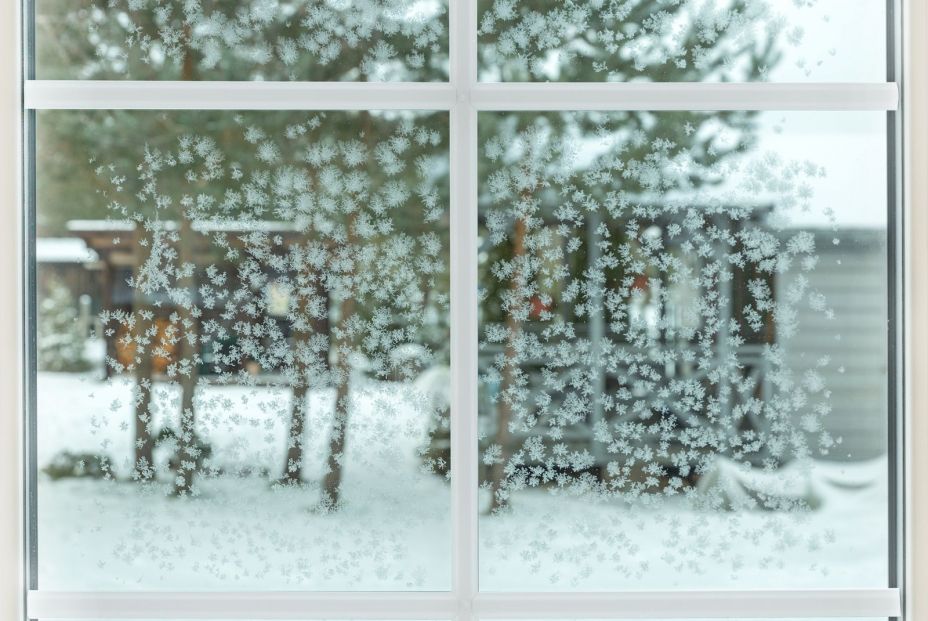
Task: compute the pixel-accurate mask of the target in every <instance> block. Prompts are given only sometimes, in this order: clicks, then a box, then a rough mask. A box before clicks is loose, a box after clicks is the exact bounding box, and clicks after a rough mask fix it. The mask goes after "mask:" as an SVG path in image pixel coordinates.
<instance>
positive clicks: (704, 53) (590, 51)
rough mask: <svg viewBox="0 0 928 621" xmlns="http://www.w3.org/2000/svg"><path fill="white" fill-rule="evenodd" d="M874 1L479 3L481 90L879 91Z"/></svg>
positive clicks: (882, 43)
mask: <svg viewBox="0 0 928 621" xmlns="http://www.w3.org/2000/svg"><path fill="white" fill-rule="evenodd" d="M886 5H887V3H886V2H885V1H884V0H856V1H855V2H850V3H849V2H847V1H846V0H797V1H795V2H784V1H781V0H670V1H654V0H568V1H565V2H549V1H547V0H479V1H478V7H479V9H478V11H479V12H478V21H479V47H480V52H479V62H480V79H481V80H483V81H488V82H500V81H503V82H523V81H529V82H536V81H537V82H545V81H564V82H603V81H609V82H628V81H654V82H673V81H679V82H690V81H696V82H700V81H705V82H748V81H751V82H753V81H773V82H807V81H814V82H868V81H871V82H882V81H884V80H885V77H886V36H885V33H886V27H885V24H886V19H887V15H886Z"/></svg>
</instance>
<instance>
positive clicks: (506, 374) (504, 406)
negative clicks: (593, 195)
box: [490, 217, 526, 513]
mask: <svg viewBox="0 0 928 621" xmlns="http://www.w3.org/2000/svg"><path fill="white" fill-rule="evenodd" d="M525 233H526V227H525V219H524V218H521V217H520V218H517V219H516V221H515V231H514V232H513V240H512V260H513V262H514V263H517V262H518V261H519V260H521V258H522V257H523V256H524V255H525ZM520 281H521V270H520V269H519V266H518V265H516V269H515V273H514V274H513V277H512V291H513V293H516V292H517V290H518V288H519V286H520V285H521V282H520ZM506 329H507V333H508V334H509V340H508V342H507V343H506V362H505V364H506V366H505V367H504V368H503V373H502V380H501V382H500V393H501V394H502V397H501V398H500V400H499V407H497V408H496V411H497V415H498V418H497V430H496V444H498V445H499V446H500V447H501V448H502V451H501V452H500V456H499V459H498V460H497V461H495V462H494V463H493V464H492V465H491V467H490V484H491V489H492V492H493V493H492V497H491V499H490V512H491V513H492V512H496V511H499V510H500V509H503V508H505V507H506V506H507V504H508V499H507V498H506V492H505V483H506V473H505V470H506V461H507V459H508V455H509V444H510V443H511V442H512V434H511V433H510V431H509V423H510V422H511V421H512V405H511V404H510V403H509V402H507V401H506V397H505V394H506V391H507V390H508V389H509V388H510V387H511V386H513V385H514V384H515V373H514V365H515V360H516V356H517V354H516V349H515V344H516V339H517V338H518V337H519V334H520V333H521V331H522V325H521V323H520V322H519V321H518V320H517V319H516V318H515V316H514V314H513V313H512V312H509V313H508V314H507V315H506Z"/></svg>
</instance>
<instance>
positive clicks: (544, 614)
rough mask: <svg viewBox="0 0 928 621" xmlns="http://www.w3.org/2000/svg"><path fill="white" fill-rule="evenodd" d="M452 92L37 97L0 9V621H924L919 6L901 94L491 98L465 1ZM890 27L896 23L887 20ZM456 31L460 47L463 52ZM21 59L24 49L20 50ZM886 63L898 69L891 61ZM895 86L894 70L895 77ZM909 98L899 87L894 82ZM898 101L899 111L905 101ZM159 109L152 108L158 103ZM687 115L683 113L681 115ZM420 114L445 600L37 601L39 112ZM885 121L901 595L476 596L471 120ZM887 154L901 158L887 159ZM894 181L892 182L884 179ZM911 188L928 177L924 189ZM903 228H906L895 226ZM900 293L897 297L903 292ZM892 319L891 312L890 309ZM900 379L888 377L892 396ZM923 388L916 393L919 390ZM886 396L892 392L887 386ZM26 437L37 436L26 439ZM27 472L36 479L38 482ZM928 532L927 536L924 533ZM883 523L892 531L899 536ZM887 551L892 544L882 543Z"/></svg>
mask: <svg viewBox="0 0 928 621" xmlns="http://www.w3.org/2000/svg"><path fill="white" fill-rule="evenodd" d="M450 3H451V10H450V11H449V44H450V48H449V56H450V82H446V83H382V84H372V83H357V84H355V83H349V84H346V83H312V82H302V83H281V82H276V83H275V82H267V83H255V82H202V83H191V82H187V83H183V82H130V81H124V82H103V81H100V82H97V81H76V80H75V81H35V80H32V79H27V78H26V75H24V68H25V67H27V66H28V64H29V62H28V61H29V59H28V58H25V57H24V55H23V54H22V50H23V49H27V48H28V45H29V41H28V36H27V33H26V31H25V30H24V29H20V24H25V23H26V21H28V15H29V12H28V9H29V8H30V7H29V5H30V4H31V3H30V2H29V1H28V0H16V1H15V2H10V3H8V4H7V7H8V10H6V11H5V12H4V13H3V14H2V18H6V19H2V18H0V23H2V24H3V26H2V34H0V36H3V35H6V36H3V39H4V40H5V41H7V45H5V46H2V47H0V71H2V75H3V78H4V81H5V83H6V84H10V85H15V88H11V89H9V90H10V91H11V92H10V93H9V94H8V96H7V97H5V98H3V99H2V100H0V109H2V112H0V117H2V118H3V119H4V122H3V123H2V124H0V136H2V138H0V140H2V143H3V144H4V145H5V148H4V150H3V152H2V157H0V163H2V164H4V165H3V166H0V187H2V188H4V189H3V190H2V192H3V204H4V205H6V208H7V210H8V211H7V212H8V213H9V214H11V215H13V216H14V218H13V220H15V223H16V225H15V226H6V227H2V228H0V230H2V233H0V235H2V238H0V244H2V245H3V247H4V248H6V249H7V252H8V253H11V252H12V253H15V254H12V255H11V254H7V260H6V261H4V262H3V263H2V264H0V299H2V300H3V302H2V304H4V306H5V310H6V312H5V313H2V317H3V319H2V320H0V343H3V344H4V345H5V347H4V348H3V351H7V352H10V351H13V352H17V354H18V355H17V356H16V359H17V362H18V364H16V365H15V366H16V368H15V369H14V370H13V371H12V372H11V371H9V370H7V371H6V372H4V373H0V413H2V416H0V455H2V456H3V457H2V458H0V459H2V460H3V461H2V462H0V506H4V507H8V508H10V509H11V510H10V509H8V510H5V511H3V512H2V513H0V613H2V616H4V617H5V618H10V619H19V618H26V615H28V618H39V619H43V618H45V619H52V618H71V619H76V618H96V619H105V618H152V617H159V618H161V619H170V618H174V619H179V618H217V619H232V618H252V619H255V618H260V619H271V618H275V619H287V618H290V619H306V620H308V619H365V618H367V619H370V618H377V619H451V618H454V619H461V620H462V621H463V620H469V619H477V618H484V619H524V618H547V619H564V618H602V619H618V618H696V617H715V618H726V617H755V618H756V617H767V618H770V617H780V618H787V617H815V616H847V617H866V616H885V617H897V616H903V615H905V616H906V617H907V618H910V619H916V618H920V617H921V616H922V615H924V616H926V618H928V533H921V532H920V531H918V530H916V528H915V525H916V524H918V523H919V522H920V521H926V520H928V452H925V451H917V450H913V448H915V447H922V446H924V444H923V443H925V442H926V440H928V419H926V416H924V414H925V413H926V412H928V383H926V382H925V381H923V380H924V378H925V377H928V323H926V322H924V321H920V320H919V318H921V317H928V243H926V242H928V172H926V171H928V118H926V117H928V36H926V33H928V4H926V3H924V2H921V1H920V0H900V2H897V3H896V4H897V5H900V6H899V8H900V10H899V11H898V12H897V15H896V16H895V21H896V24H890V27H891V28H895V27H897V26H899V28H898V30H896V32H898V33H900V35H901V36H900V37H899V39H901V40H897V41H896V44H897V45H896V47H897V50H898V52H897V54H895V55H893V54H890V55H889V56H890V58H889V62H890V65H891V67H892V68H898V67H900V66H901V73H900V74H899V75H896V76H895V77H896V78H901V80H899V82H891V81H890V82H887V83H880V84H832V85H826V84H782V83H780V84H771V83H751V84H700V83H687V84H680V83H667V84H660V83H646V84H644V83H610V84H586V83H584V84H569V83H562V84H557V83H546V84H505V83H504V84H490V83H479V82H478V81H477V63H476V59H477V35H476V30H477V29H476V24H477V9H476V1H475V0H450ZM891 21H892V20H891ZM460 33H466V34H465V35H464V36H462V35H461V34H460ZM24 44H25V45H24ZM894 56H895V57H894ZM890 76H891V77H892V76H893V72H892V71H891V72H890ZM900 83H901V85H902V86H901V88H900V86H899V84H900ZM900 94H901V95H902V97H901V98H900ZM152 102H157V105H154V104H153V103H152ZM684 104H685V105H684ZM90 108H123V109H153V108H155V109H280V110H314V109H315V110H318V109H327V110H339V109H341V110H349V109H351V110H357V109H371V108H376V109H385V108H387V109H389V108H394V109H399V108H403V109H430V110H444V111H448V112H450V119H451V126H450V155H451V171H452V173H451V206H450V212H451V225H450V226H451V230H452V236H451V290H452V305H451V322H452V325H454V326H455V329H454V330H453V331H452V336H451V350H452V363H451V364H452V378H453V379H452V410H453V412H454V414H453V415H452V434H451V437H452V452H453V453H454V454H456V455H458V456H459V457H458V460H457V461H458V463H463V464H464V466H462V467H460V468H457V469H456V473H455V474H456V476H454V477H453V478H452V520H453V554H452V563H453V567H452V589H451V591H447V592H414V593H400V592H385V593H339V592H287V593H274V592H267V593H264V592H262V593H248V592H232V593H229V592H215V593H213V592H210V593H206V592H203V593H170V592H151V591H147V592H120V593H92V592H81V593H66V592H49V591H29V590H27V587H28V586H29V583H30V582H31V579H30V577H29V573H30V572H29V571H28V570H27V568H26V567H24V563H23V559H24V558H26V557H27V556H28V555H27V554H26V551H27V550H28V547H29V540H30V537H29V533H28V527H27V524H28V521H27V513H28V502H26V499H27V494H26V491H27V490H26V487H27V486H26V485H25V483H26V481H27V480H28V479H29V478H30V473H29V467H28V463H29V462H28V457H29V446H28V439H29V437H30V436H32V434H31V433H29V430H28V425H27V424H26V421H25V419H24V416H23V415H22V413H23V412H24V411H25V408H26V406H27V405H28V401H29V400H30V399H29V395H28V394H27V392H26V391H25V389H24V386H25V383H24V382H25V380H26V379H28V373H29V372H28V369H27V368H26V365H25V357H24V355H23V354H24V352H25V347H26V345H27V343H28V338H29V337H28V335H29V331H28V326H27V325H26V324H24V322H23V321H22V317H23V311H24V309H25V308H26V306H25V305H26V300H27V293H28V291H29V290H30V289H31V285H30V283H29V282H28V278H29V276H28V269H26V268H27V267H28V265H27V263H28V261H25V260H24V259H25V252H24V251H25V250H26V245H25V243H24V240H25V239H27V236H28V233H29V230H28V229H29V222H28V218H27V217H26V213H27V212H28V210H26V209H24V206H25V205H27V204H28V203H27V201H31V198H32V197H31V196H30V192H31V185H32V184H31V183H30V182H29V179H28V176H29V171H30V166H29V165H28V162H29V158H30V157H31V153H32V145H31V144H30V142H31V133H30V132H31V128H32V127H33V126H34V110H36V109H90ZM542 109H543V110H640V109H648V110H680V109H686V110H733V109H740V110H784V111H785V110H895V111H896V114H895V115H892V116H893V117H894V118H895V120H896V122H895V124H894V125H895V126H893V124H891V125H890V128H891V131H890V135H889V138H890V141H889V145H890V147H891V148H890V151H891V154H890V156H891V157H896V154H894V153H892V151H895V152H896V153H897V154H898V155H899V157H898V158H896V160H895V162H896V165H895V166H894V168H895V170H896V183H894V180H893V178H892V176H891V177H890V185H891V186H892V187H891V192H894V191H898V192H900V193H899V194H898V197H899V198H900V199H901V201H900V202H901V204H902V209H901V210H899V211H901V218H900V219H899V222H897V224H896V227H895V230H891V231H890V235H893V234H897V237H898V239H897V240H896V243H897V245H898V246H899V252H898V254H899V255H900V259H901V265H899V268H900V269H898V270H896V274H895V277H896V282H897V283H898V284H899V285H900V287H898V288H899V289H900V290H899V292H898V293H899V294H900V295H899V296H897V298H896V299H897V300H899V301H901V304H897V305H896V304H894V303H893V302H891V305H890V309H891V310H893V311H894V316H895V319H896V321H895V322H894V323H895V325H896V328H897V332H898V333H897V337H896V339H895V343H891V348H890V349H891V351H892V350H893V349H894V348H893V345H895V344H901V348H898V349H900V351H898V352H897V360H898V361H899V365H898V366H899V368H898V369H897V370H898V371H899V372H898V373H897V378H895V379H896V380H897V381H898V382H901V384H902V385H901V388H900V390H899V391H897V394H899V395H900V397H901V399H902V403H897V404H896V408H895V409H896V412H895V417H894V418H895V420H897V421H898V422H899V424H898V425H897V427H898V430H897V433H895V434H892V433H891V436H892V435H894V437H895V440H894V441H896V442H897V446H896V453H897V455H898V456H899V458H900V459H899V467H900V469H901V470H900V472H899V476H897V477H896V479H897V482H898V485H897V488H898V489H897V490H896V494H895V495H896V501H897V504H898V506H899V507H900V508H901V509H902V511H900V512H899V514H898V519H897V520H896V525H895V526H897V530H898V533H897V537H896V539H897V540H898V541H899V542H900V546H899V550H898V553H897V557H898V559H897V560H898V566H899V569H898V570H897V572H896V576H897V585H896V586H895V587H893V588H886V589H832V590H737V591H735V590H732V591H651V592H617V593H544V594H541V593H488V592H480V591H479V588H478V584H477V543H478V540H477V510H476V509H477V505H476V497H477V487H478V481H477V460H478V456H477V432H476V431H477V430H476V426H477V373H476V369H477V342H478V327H477V293H476V286H475V285H476V283H477V260H476V258H477V257H476V254H477V250H476V249H477V245H476V239H477V201H476V188H477V171H476V165H477V133H476V130H477V113H478V111H482V110H542ZM894 144H895V149H893V148H892V146H893V145H894ZM891 170H892V168H891ZM919 173H921V174H919ZM903 225H904V226H903ZM903 284H904V292H903V290H902V287H901V285H903ZM894 306H896V308H894ZM892 379H893V378H891V380H892ZM920 380H922V381H920ZM891 390H892V387H891ZM33 437H34V436H33ZM33 474H34V473H33ZM926 523H928V522H926ZM892 527H893V525H891V528H892ZM891 545H892V542H891Z"/></svg>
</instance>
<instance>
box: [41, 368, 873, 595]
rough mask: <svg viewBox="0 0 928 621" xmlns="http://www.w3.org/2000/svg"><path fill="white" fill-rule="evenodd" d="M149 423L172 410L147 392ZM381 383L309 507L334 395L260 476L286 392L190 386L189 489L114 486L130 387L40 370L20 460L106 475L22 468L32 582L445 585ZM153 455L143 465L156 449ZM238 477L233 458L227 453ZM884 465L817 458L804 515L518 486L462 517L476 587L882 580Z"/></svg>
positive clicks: (403, 423) (438, 546)
mask: <svg viewBox="0 0 928 621" xmlns="http://www.w3.org/2000/svg"><path fill="white" fill-rule="evenodd" d="M157 392H158V395H157V399H156V403H157V405H158V411H157V413H156V417H155V419H156V420H155V422H156V425H155V426H156V427H160V426H161V424H162V423H163V422H164V420H166V419H167V418H171V417H176V414H174V412H175V411H176V410H178V409H179V394H178V393H177V391H176V390H175V391H171V390H168V389H163V388H158V389H157ZM398 392H403V391H401V390H398V389H397V385H395V384H394V385H389V384H379V385H378V384H371V385H368V386H367V387H366V388H364V389H360V390H357V391H356V392H355V393H354V395H353V399H354V407H353V408H352V416H351V418H350V420H349V430H348V433H347V449H346V457H345V460H344V483H343V496H344V508H343V509H341V510H340V511H338V512H334V513H325V512H321V511H319V510H318V509H316V506H317V502H318V499H319V491H318V486H317V484H316V483H315V482H316V481H319V480H320V479H321V476H322V472H323V457H322V455H323V454H324V450H323V448H324V446H325V443H326V442H327V439H328V435H329V426H330V425H331V420H330V419H331V411H332V409H333V408H332V405H333V403H332V401H333V399H334V395H333V394H332V393H325V392H320V393H313V394H312V395H311V396H310V399H311V401H310V403H311V408H310V410H311V412H312V414H311V416H312V420H311V421H310V422H309V424H307V428H308V429H307V435H306V442H307V454H308V455H311V456H317V458H311V459H310V463H308V464H307V467H306V472H305V479H306V480H307V485H306V486H305V487H304V488H302V489H293V488H281V487H279V486H276V487H275V486H273V485H271V484H270V482H269V481H270V479H272V478H273V477H276V476H278V475H279V473H280V472H281V469H282V467H283V463H282V462H283V458H284V454H285V448H284V447H285V438H286V433H287V422H288V421H287V413H288V412H289V399H290V394H289V391H287V390H286V389H283V388H274V387H266V388H258V389H254V388H248V389H246V388H239V387H228V386H227V387H217V386H206V387H204V388H202V389H201V391H200V392H199V393H198V397H197V398H198V414H197V415H198V425H199V430H200V433H201V434H202V435H203V436H204V437H206V439H207V440H208V441H209V443H210V444H211V445H212V446H213V451H214V456H215V465H216V466H217V467H218V468H221V469H222V472H223V473H225V474H221V475H219V476H217V477H215V478H212V479H206V478H204V477H199V478H198V480H197V485H198V491H199V496H198V497H196V498H195V499H192V500H191V499H174V498H171V497H169V496H167V494H166V491H167V484H164V485H158V486H149V487H143V486H139V485H138V484H135V483H131V482H126V481H125V480H123V479H124V478H125V477H126V475H127V473H128V472H129V471H130V464H131V455H132V452H131V449H132V439H133V438H132V430H131V420H132V382H131V380H129V379H128V378H127V379H125V380H123V379H117V380H114V381H113V382H111V383H104V382H101V381H100V380H98V379H94V378H93V377H92V376H90V375H72V374H54V373H40V374H39V378H38V422H39V425H38V428H39V438H38V447H37V448H38V452H37V457H38V463H39V467H40V469H41V468H42V467H44V466H45V465H46V464H48V463H49V462H50V461H51V460H52V458H53V456H54V455H56V454H58V453H59V452H60V451H63V450H67V451H71V452H72V453H78V452H86V453H95V454H101V453H102V454H106V455H108V456H109V458H110V459H112V460H113V463H114V467H115V469H116V472H117V474H118V475H119V477H118V478H119V479H120V480H118V481H103V480H99V479H89V478H84V479H73V478H70V479H60V480H57V481H53V480H51V479H50V478H48V477H47V476H44V475H40V480H39V487H38V501H39V512H38V515H39V518H38V519H39V525H38V526H39V538H38V550H39V583H40V585H41V587H42V588H44V589H99V590H107V589H110V590H119V589H174V590H208V589H251V590H261V589H268V590H283V589H326V590H352V589H356V590H394V589H401V590H442V589H447V588H449V587H450V581H451V569H450V565H451V562H450V561H451V516H450V488H449V485H448V483H447V481H445V480H443V479H442V478H441V477H439V476H436V475H435V474H431V473H427V472H424V471H423V468H422V458H421V456H419V454H418V452H417V451H418V449H420V448H421V447H423V446H424V445H425V444H426V442H427V437H428V432H427V426H428V420H427V418H428V416H427V415H426V414H424V413H422V411H421V410H418V409H417V408H414V407H410V406H409V404H408V402H407V401H406V400H405V399H404V396H403V395H400V394H397V393H398ZM165 458H166V456H164V455H161V456H159V455H156V460H157V459H162V460H163V459H165ZM245 464H247V465H248V466H249V467H251V469H252V470H251V471H242V467H243V465H245ZM885 473H886V461H885V459H884V460H877V461H872V462H856V463H853V462H852V463H847V464H840V463H834V462H830V463H825V462H820V463H818V464H816V465H815V468H814V470H813V476H812V477H811V479H810V480H809V486H810V489H809V490H808V491H809V493H810V494H812V495H813V496H814V497H815V499H816V501H817V502H816V504H817V505H818V507H817V509H815V510H814V511H811V512H809V513H807V514H805V515H792V514H786V513H779V512H763V511H756V512H748V511H741V512H708V511H704V512H697V511H694V510H691V509H688V508H687V507H686V506H684V505H683V504H682V503H680V504H676V503H673V502H663V503H662V504H661V506H660V508H653V509H645V508H635V509H630V508H628V507H625V506H622V505H617V504H613V503H611V502H594V501H592V500H590V499H589V498H578V497H570V496H565V495H560V496H558V495H552V494H549V493H548V492H546V491H539V490H534V491H528V492H521V493H518V494H517V495H516V496H515V498H514V499H513V502H512V509H513V510H512V512H511V513H510V514H508V515H502V516H482V517H481V518H480V533H481V537H480V539H481V541H480V558H481V566H480V568H481V573H480V578H481V586H482V587H483V588H486V589H490V590H511V589H520V590H521V589H526V590H534V589H551V588H558V589H568V590H612V589H668V588H696V587H715V588H725V587H738V588H763V587H779V588H789V587H792V588H804V587H846V586H874V587H876V586H885V584H886V574H887V570H886V565H887V515H886V513H887V511H886V507H887V503H886V484H885V481H886V477H885Z"/></svg>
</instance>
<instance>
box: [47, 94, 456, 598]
mask: <svg viewBox="0 0 928 621" xmlns="http://www.w3.org/2000/svg"><path fill="white" fill-rule="evenodd" d="M447 124H448V118H447V114H446V113H434V114H420V113H406V112H384V113H380V112H362V113H348V112H333V113H309V112H272V113H260V114H259V113H242V114H235V113H229V112H181V111H177V112H170V113H162V112H125V111H115V112H104V111H99V112H78V111H74V112H57V111H56V112H51V111H49V112H39V113H38V115H37V141H36V142H37V156H36V158H37V159H36V184H37V205H36V213H35V217H36V224H37V233H36V239H35V244H36V245H35V248H36V282H37V289H36V293H35V295H36V306H37V326H36V328H37V334H36V342H37V351H36V366H37V369H36V371H37V394H38V399H37V414H36V415H37V429H38V437H37V453H36V462H37V463H36V465H37V468H38V472H39V474H38V481H37V493H38V515H37V520H38V542H37V544H38V583H39V585H40V586H41V588H43V589H52V590H55V589H58V590H71V589H76V590H80V589H93V590H104V591H105V590H114V589H115V590H120V589H129V590H146V589H166V590H209V589H239V590H281V589H304V590H312V589H323V590H413V591H415V590H436V589H437V590H440V589H447V588H448V587H449V586H450V549H451V544H450V541H451V532H450V531H451V518H450V514H449V511H450V493H449V487H450V486H449V477H450V474H449V460H450V454H449V451H450V432H449V397H448V383H449V382H448V376H449V352H448V331H449V326H448V319H449V307H448V303H449V277H448V243H449V242H448V234H449V231H448V208H447V205H448V142H447Z"/></svg>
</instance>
